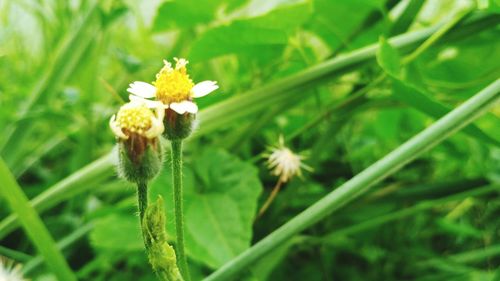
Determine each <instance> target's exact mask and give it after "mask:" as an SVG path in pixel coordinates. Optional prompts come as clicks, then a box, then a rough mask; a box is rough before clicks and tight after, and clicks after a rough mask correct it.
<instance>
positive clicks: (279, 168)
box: [267, 137, 310, 182]
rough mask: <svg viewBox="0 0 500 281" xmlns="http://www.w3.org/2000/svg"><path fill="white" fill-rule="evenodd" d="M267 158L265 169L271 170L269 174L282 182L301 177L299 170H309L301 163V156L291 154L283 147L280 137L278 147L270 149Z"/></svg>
mask: <svg viewBox="0 0 500 281" xmlns="http://www.w3.org/2000/svg"><path fill="white" fill-rule="evenodd" d="M267 156H268V158H267V167H268V168H269V169H270V170H271V174H272V175H275V176H278V177H279V180H280V181H282V182H287V181H289V180H290V179H291V178H293V177H294V176H301V175H302V171H301V168H305V169H307V170H309V169H310V168H309V167H308V166H306V165H305V164H304V163H302V159H303V157H302V156H300V155H298V154H295V153H293V151H291V150H290V149H289V148H287V147H286V146H285V145H284V141H283V137H280V143H279V145H278V146H277V147H272V148H271V152H270V154H268V155H267Z"/></svg>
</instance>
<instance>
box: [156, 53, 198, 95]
mask: <svg viewBox="0 0 500 281" xmlns="http://www.w3.org/2000/svg"><path fill="white" fill-rule="evenodd" d="M178 65H179V63H178ZM153 85H154V86H155V87H156V98H157V99H158V100H160V101H161V102H162V103H164V104H170V103H172V102H181V101H184V100H191V89H192V88H193V86H194V83H193V81H192V80H191V79H190V78H189V75H188V74H187V70H186V66H184V65H183V66H180V67H176V68H175V69H173V68H172V67H171V66H170V64H168V63H167V64H166V65H165V66H164V67H163V68H162V69H161V70H160V72H159V73H158V74H157V75H156V81H155V82H153Z"/></svg>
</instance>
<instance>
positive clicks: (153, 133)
mask: <svg viewBox="0 0 500 281" xmlns="http://www.w3.org/2000/svg"><path fill="white" fill-rule="evenodd" d="M164 130H165V127H164V126H163V120H162V119H158V118H155V117H152V118H151V128H149V130H147V131H146V133H145V134H144V135H145V136H146V137H147V138H148V139H154V138H156V137H157V136H159V135H161V134H162V133H163V131H164Z"/></svg>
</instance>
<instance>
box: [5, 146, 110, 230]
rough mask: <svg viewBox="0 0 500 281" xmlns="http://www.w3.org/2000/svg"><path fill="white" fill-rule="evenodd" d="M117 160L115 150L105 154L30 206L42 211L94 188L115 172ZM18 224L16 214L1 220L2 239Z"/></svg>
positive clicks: (53, 187) (42, 194)
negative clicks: (114, 167)
mask: <svg viewBox="0 0 500 281" xmlns="http://www.w3.org/2000/svg"><path fill="white" fill-rule="evenodd" d="M117 162H118V159H117V158H116V152H114V151H113V152H111V153H108V154H106V155H104V156H103V157H101V158H99V159H97V160H95V161H94V162H92V163H90V164H89V165H87V166H85V167H83V168H81V169H80V170H78V171H76V172H75V173H73V174H71V175H70V176H68V177H67V178H65V179H63V180H61V181H60V182H58V183H56V184H55V185H53V186H51V187H50V188H48V189H47V190H45V191H44V192H42V193H41V194H39V195H38V196H36V197H35V198H34V199H32V200H31V202H30V206H31V207H33V208H35V210H36V211H38V212H41V211H44V210H46V209H49V208H51V207H53V206H54V205H56V204H58V203H60V202H61V201H64V200H67V199H69V198H71V197H72V196H75V195H76V194H80V193H82V192H84V191H85V190H88V189H91V188H94V187H95V185H96V184H97V183H99V182H102V181H103V180H104V179H106V178H108V177H110V176H111V175H113V174H114V173H115V172H114V170H113V166H115V165H116V163H117ZM18 226H19V218H18V216H17V215H16V214H11V215H9V216H8V217H6V218H5V219H3V220H2V221H1V222H0V239H2V238H3V237H5V236H7V235H8V234H9V233H11V232H12V231H13V230H14V229H16V227H18Z"/></svg>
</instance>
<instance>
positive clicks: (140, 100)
mask: <svg viewBox="0 0 500 281" xmlns="http://www.w3.org/2000/svg"><path fill="white" fill-rule="evenodd" d="M128 98H129V99H130V101H131V103H134V104H140V105H142V104H144V105H146V107H148V108H160V107H161V108H164V109H166V108H168V105H165V104H163V103H162V102H161V101H154V100H148V99H145V98H141V97H138V96H134V95H129V96H128Z"/></svg>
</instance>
